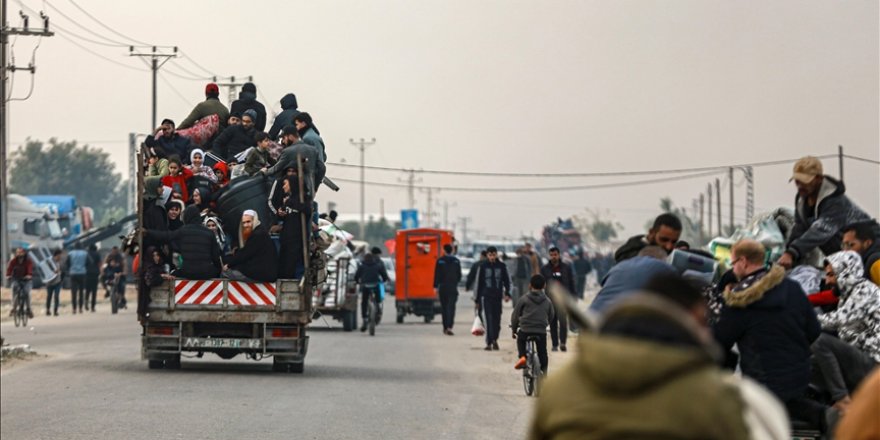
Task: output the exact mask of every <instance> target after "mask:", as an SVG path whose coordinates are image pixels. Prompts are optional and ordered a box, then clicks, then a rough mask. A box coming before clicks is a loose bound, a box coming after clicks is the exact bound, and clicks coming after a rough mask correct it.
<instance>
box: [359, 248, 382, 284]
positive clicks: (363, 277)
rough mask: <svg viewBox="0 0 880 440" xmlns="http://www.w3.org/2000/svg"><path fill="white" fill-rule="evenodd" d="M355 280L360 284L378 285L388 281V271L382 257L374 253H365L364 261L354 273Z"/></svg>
mask: <svg viewBox="0 0 880 440" xmlns="http://www.w3.org/2000/svg"><path fill="white" fill-rule="evenodd" d="M354 281H355V282H356V283H360V284H364V285H366V284H370V285H378V284H379V283H384V282H385V281H388V272H387V271H386V270H385V263H383V262H382V259H380V258H379V257H376V256H374V255H373V254H367V255H364V261H362V262H361V264H360V265H359V266H358V268H357V272H355V273H354Z"/></svg>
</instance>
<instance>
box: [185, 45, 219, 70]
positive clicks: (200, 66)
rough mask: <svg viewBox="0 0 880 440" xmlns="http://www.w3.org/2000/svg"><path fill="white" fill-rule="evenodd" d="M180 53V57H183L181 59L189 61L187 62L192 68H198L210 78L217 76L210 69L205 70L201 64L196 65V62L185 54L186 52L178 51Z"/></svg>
mask: <svg viewBox="0 0 880 440" xmlns="http://www.w3.org/2000/svg"><path fill="white" fill-rule="evenodd" d="M180 53H181V55H183V57H182V59H184V60H187V61H189V62H190V63H192V64H193V65H194V66H196V67H198V68H199V69H202V71H204V72H205V73H207V74H208V75H210V76H216V75H217V74H216V73H214V72H213V71H211V70H210V69H207V68H205V66H202V65H201V64H199V63H197V62H196V60H194V59H193V58H192V57H191V56H190V55H189V54H188V53H186V52H184V51H182V50H181V51H180Z"/></svg>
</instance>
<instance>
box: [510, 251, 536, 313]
mask: <svg viewBox="0 0 880 440" xmlns="http://www.w3.org/2000/svg"><path fill="white" fill-rule="evenodd" d="M514 264H515V266H514V270H513V304H514V305H515V304H516V303H518V302H519V298H520V297H521V296H526V295H528V293H529V279H530V278H531V277H532V275H533V273H532V256H531V255H530V254H529V253H527V251H526V248H525V246H523V247H521V248H519V249H517V250H516V261H515V262H514Z"/></svg>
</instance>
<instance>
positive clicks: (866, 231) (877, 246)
mask: <svg viewBox="0 0 880 440" xmlns="http://www.w3.org/2000/svg"><path fill="white" fill-rule="evenodd" d="M874 223H875V222H862V223H854V224H851V225H849V226H847V227H846V228H844V229H843V245H842V247H843V250H845V251H853V252H856V253H857V254H859V256H860V257H862V261H863V262H864V263H865V278H867V279H868V280H870V281H871V282H872V283H874V284H876V285H878V286H880V241H877V234H876V233H874V228H875V225H874Z"/></svg>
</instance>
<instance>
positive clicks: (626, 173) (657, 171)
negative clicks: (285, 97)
mask: <svg viewBox="0 0 880 440" xmlns="http://www.w3.org/2000/svg"><path fill="white" fill-rule="evenodd" d="M816 157H818V158H819V159H828V158H832V157H837V155H836V154H826V155H824V156H816ZM795 161H797V159H784V160H773V161H765V162H753V163H744V164H738V165H716V166H706V167H692V168H678V169H655V170H640V171H602V172H588V173H499V172H483V171H452V170H424V169H420V170H418V172H420V173H426V174H447V175H452V176H482V177H614V176H642V175H653V174H681V173H690V172H697V171H714V172H720V171H723V170H725V169H727V168H730V167H746V166H751V167H762V166H770V165H780V164H787V163H793V162H795ZM327 164H328V165H334V166H339V167H345V168H357V167H359V166H358V165H354V164H348V163H339V162H328V163H327ZM364 168H367V169H370V170H379V171H394V172H409V170H410V169H411V168H395V167H385V166H377V165H365V166H364ZM713 174H714V173H713Z"/></svg>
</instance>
